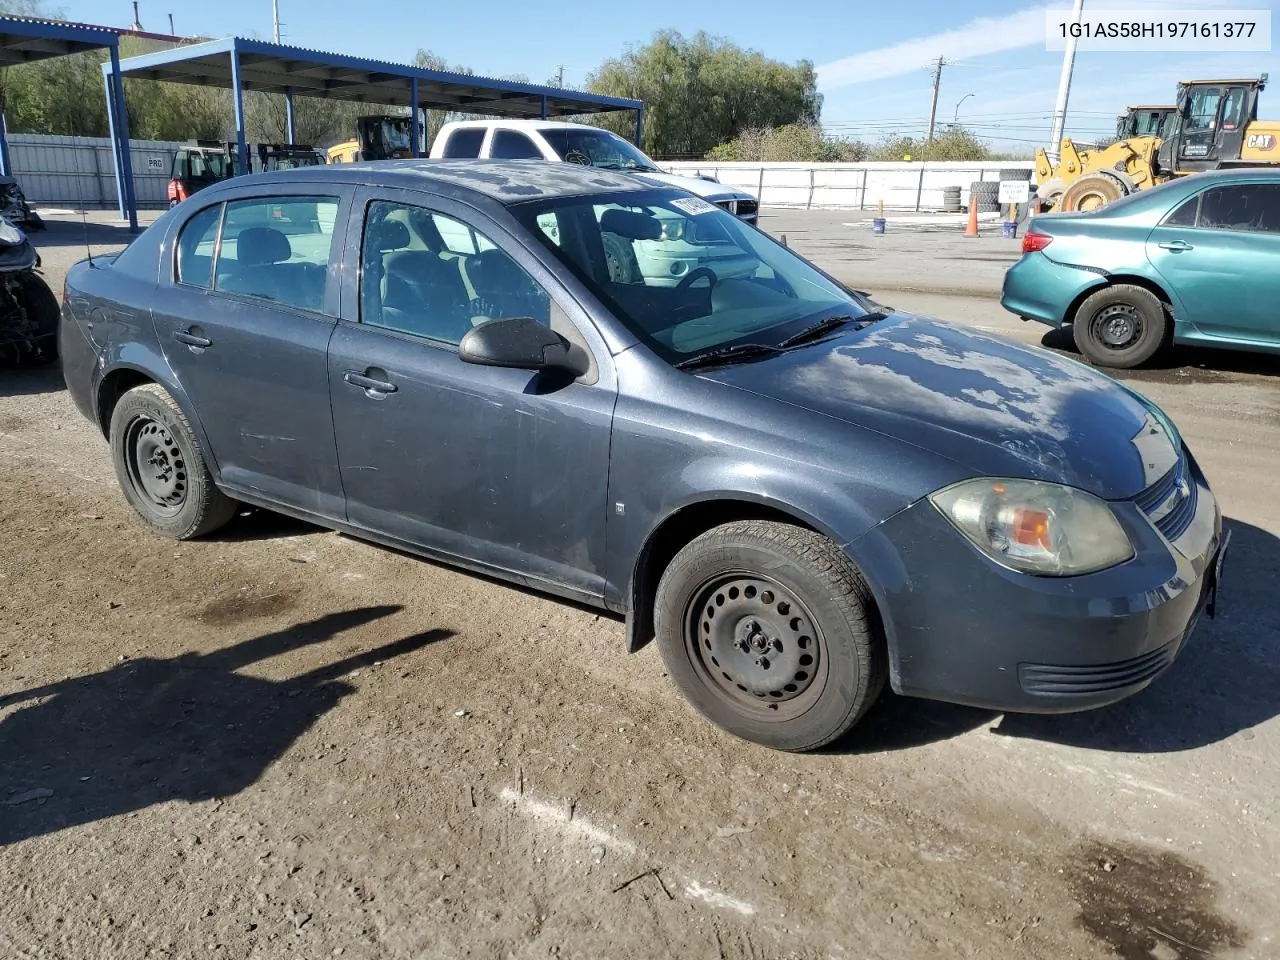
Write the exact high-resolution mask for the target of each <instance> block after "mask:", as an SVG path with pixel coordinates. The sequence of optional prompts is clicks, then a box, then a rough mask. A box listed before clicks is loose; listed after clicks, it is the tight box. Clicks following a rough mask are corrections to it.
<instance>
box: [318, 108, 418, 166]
mask: <svg viewBox="0 0 1280 960" xmlns="http://www.w3.org/2000/svg"><path fill="white" fill-rule="evenodd" d="M411 126H412V124H411V121H410V118H409V117H403V116H369V117H359V118H357V119H356V137H355V139H354V140H348V141H346V142H345V143H339V144H338V145H336V146H333V147H330V148H329V149H328V150H327V151H326V155H327V157H328V160H329V162H330V163H358V162H360V161H361V160H403V159H405V158H407V157H410V156H412V152H411V151H410V146H411V145H412V143H413V134H412V133H411V132H410V128H411ZM422 133H423V131H422V125H421V124H419V127H418V153H419V154H420V155H422V156H426V150H425V149H424V144H423V142H422Z"/></svg>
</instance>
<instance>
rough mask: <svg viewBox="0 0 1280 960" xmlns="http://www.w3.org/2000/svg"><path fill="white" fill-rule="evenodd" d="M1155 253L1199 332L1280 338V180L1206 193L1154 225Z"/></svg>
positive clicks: (1151, 251)
mask: <svg viewBox="0 0 1280 960" xmlns="http://www.w3.org/2000/svg"><path fill="white" fill-rule="evenodd" d="M1147 258H1148V260H1150V262H1151V264H1152V266H1154V267H1155V269H1156V270H1157V271H1158V272H1159V273H1160V275H1161V276H1162V277H1164V278H1165V280H1166V281H1167V283H1166V288H1167V289H1168V290H1169V291H1170V295H1171V297H1172V298H1173V300H1174V306H1175V313H1176V315H1177V317H1178V319H1180V320H1182V321H1183V322H1184V323H1187V324H1190V325H1191V327H1192V328H1194V330H1195V331H1196V332H1198V333H1199V334H1201V335H1203V336H1206V337H1220V338H1227V339H1233V340H1242V341H1248V342H1257V343H1280V183H1261V182H1257V183H1251V182H1248V181H1244V182H1235V181H1231V182H1227V183H1221V184H1219V185H1216V186H1213V187H1210V188H1208V189H1206V190H1202V191H1200V192H1199V193H1198V194H1196V195H1195V196H1193V197H1190V198H1188V199H1187V200H1185V201H1184V202H1183V203H1182V204H1180V205H1179V206H1178V207H1177V208H1176V209H1175V210H1173V211H1172V212H1171V213H1170V214H1169V216H1168V217H1166V218H1165V220H1164V221H1163V222H1162V223H1161V224H1160V225H1159V226H1158V227H1156V229H1155V230H1153V231H1152V233H1151V235H1150V236H1149V237H1148V239H1147Z"/></svg>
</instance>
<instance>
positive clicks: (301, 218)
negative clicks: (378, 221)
mask: <svg viewBox="0 0 1280 960" xmlns="http://www.w3.org/2000/svg"><path fill="white" fill-rule="evenodd" d="M337 214H338V200H337V198H335V197H264V198H260V199H254V200H239V201H234V202H232V203H228V204H227V212H226V215H225V217H224V218H223V224H222V234H221V243H220V246H219V250H218V259H217V266H216V268H215V270H214V287H215V289H217V290H220V291H222V292H224V293H235V294H239V295H241V296H246V297H258V298H260V299H263V300H270V301H272V302H274V303H279V304H281V305H283V306H290V307H297V308H299V309H302V310H315V311H319V310H322V309H323V308H324V291H325V283H326V280H327V278H328V273H329V257H330V253H331V250H332V247H333V232H334V230H333V228H334V222H335V220H336V219H337Z"/></svg>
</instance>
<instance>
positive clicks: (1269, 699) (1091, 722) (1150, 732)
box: [831, 520, 1280, 754]
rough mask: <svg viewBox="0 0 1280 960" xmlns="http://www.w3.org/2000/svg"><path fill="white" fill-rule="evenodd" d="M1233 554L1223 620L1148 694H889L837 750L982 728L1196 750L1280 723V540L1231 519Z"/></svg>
mask: <svg viewBox="0 0 1280 960" xmlns="http://www.w3.org/2000/svg"><path fill="white" fill-rule="evenodd" d="M1227 525H1228V526H1229V527H1230V529H1231V531H1232V535H1231V547H1230V550H1229V552H1228V555H1227V560H1226V564H1225V568H1224V571H1223V586H1222V590H1221V593H1220V596H1219V611H1218V617H1217V619H1214V620H1209V619H1207V618H1204V617H1202V618H1201V620H1200V622H1199V624H1198V625H1197V627H1196V629H1195V632H1194V633H1193V634H1192V636H1191V639H1190V641H1188V643H1187V646H1186V647H1185V648H1184V649H1183V651H1182V653H1181V655H1180V656H1179V657H1178V659H1177V660H1176V661H1174V664H1173V666H1172V667H1170V668H1169V669H1168V670H1167V671H1166V672H1165V673H1164V674H1162V675H1161V676H1159V677H1157V678H1156V679H1155V680H1154V681H1153V682H1152V684H1151V685H1150V686H1149V687H1147V689H1145V690H1143V691H1142V692H1140V693H1138V694H1136V695H1134V696H1132V697H1130V698H1128V699H1126V700H1123V701H1121V702H1120V703H1117V704H1113V705H1112V706H1109V707H1103V708H1101V709H1098V710H1090V711H1086V712H1083V713H1073V714H1057V715H1035V714H998V713H995V712H993V711H989V710H976V709H972V708H969V707H960V706H954V705H951V704H945V703H933V702H929V701H924V700H913V699H910V698H907V697H899V696H894V695H892V694H887V695H886V696H885V697H884V698H882V700H881V702H880V703H878V704H876V706H875V707H873V708H872V709H871V711H870V712H869V713H868V714H867V716H866V717H865V718H864V719H863V720H862V722H861V723H860V724H859V725H858V726H856V727H854V729H853V730H852V731H850V733H849V735H848V736H847V737H845V738H844V740H842V741H841V742H839V743H838V744H835V745H833V747H832V748H831V750H832V752H836V753H854V754H860V753H875V752H880V751H888V750H900V749H904V748H908V747H916V746H923V745H925V744H929V743H934V742H937V741H940V740H947V739H950V738H952V737H956V736H959V735H960V734H963V733H967V732H969V731H970V730H976V729H978V728H979V727H981V726H983V725H984V724H992V723H994V726H993V727H992V732H994V733H998V734H1001V735H1003V736H1010V737H1021V738H1024V739H1031V740H1044V741H1048V742H1052V743H1060V744H1066V745H1070V746H1076V747H1084V748H1086V749H1092V750H1105V751H1112V752H1117V753H1173V752H1177V751H1180V750H1194V749H1196V748H1199V747H1204V746H1208V745H1210V744H1214V743H1218V742H1220V741H1222V740H1226V739H1228V738H1230V737H1233V736H1235V735H1237V734H1239V733H1242V732H1245V731H1249V730H1251V729H1252V728H1254V727H1257V726H1259V725H1261V724H1263V723H1266V722H1267V721H1269V720H1272V719H1274V718H1275V717H1277V716H1280V605H1278V604H1277V603H1276V600H1275V583H1276V570H1277V569H1280V539H1278V538H1277V537H1275V536H1273V535H1272V534H1270V533H1268V532H1267V531H1265V530H1262V529H1259V528H1258V527H1255V526H1252V525H1251V524H1248V523H1244V522H1242V521H1239V520H1228V521H1227Z"/></svg>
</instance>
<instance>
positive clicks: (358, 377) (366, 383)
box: [342, 370, 400, 394]
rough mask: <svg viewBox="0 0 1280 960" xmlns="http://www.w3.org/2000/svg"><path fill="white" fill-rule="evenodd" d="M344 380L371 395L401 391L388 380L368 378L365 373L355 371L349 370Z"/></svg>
mask: <svg viewBox="0 0 1280 960" xmlns="http://www.w3.org/2000/svg"><path fill="white" fill-rule="evenodd" d="M342 379H343V380H345V381H346V382H347V383H349V384H351V385H352V386H353V387H359V388H360V389H361V390H364V391H365V392H366V393H371V394H379V393H380V394H388V393H395V392H396V391H397V390H398V389H400V388H399V387H397V386H396V385H395V384H394V383H390V382H388V381H386V380H375V379H374V378H373V377H366V376H365V375H364V374H363V373H356V372H355V371H354V370H348V371H347V372H346V373H344V374H343V375H342Z"/></svg>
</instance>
